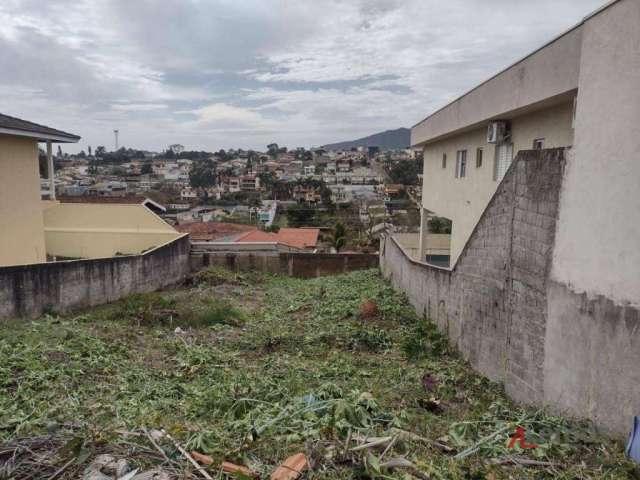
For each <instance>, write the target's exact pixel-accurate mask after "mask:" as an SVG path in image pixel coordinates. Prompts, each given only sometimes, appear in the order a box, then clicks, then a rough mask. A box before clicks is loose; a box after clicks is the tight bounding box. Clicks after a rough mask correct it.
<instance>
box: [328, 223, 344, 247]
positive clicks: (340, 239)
mask: <svg viewBox="0 0 640 480" xmlns="http://www.w3.org/2000/svg"><path fill="white" fill-rule="evenodd" d="M346 243H347V229H346V228H345V226H344V223H342V222H341V221H340V220H338V221H337V222H336V226H335V227H334V228H333V233H332V235H331V238H330V240H329V244H330V245H331V246H332V247H333V248H335V250H336V252H340V249H341V248H342V247H344V246H345V244H346Z"/></svg>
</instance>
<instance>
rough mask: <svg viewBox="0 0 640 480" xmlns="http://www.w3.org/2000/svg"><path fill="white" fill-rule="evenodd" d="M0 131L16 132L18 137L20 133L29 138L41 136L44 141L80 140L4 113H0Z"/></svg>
mask: <svg viewBox="0 0 640 480" xmlns="http://www.w3.org/2000/svg"><path fill="white" fill-rule="evenodd" d="M0 129H4V130H10V131H15V132H16V134H17V135H20V132H23V133H24V134H27V135H26V136H29V137H36V138H39V135H42V137H43V139H47V138H48V137H57V139H51V138H48V139H50V140H53V141H62V142H77V141H78V140H80V137H79V136H78V135H74V134H72V133H67V132H63V131H62V130H56V129H55V128H51V127H46V126H44V125H39V124H37V123H33V122H29V121H27V120H22V119H20V118H16V117H10V116H9V115H4V114H2V113H0ZM4 133H9V132H4Z"/></svg>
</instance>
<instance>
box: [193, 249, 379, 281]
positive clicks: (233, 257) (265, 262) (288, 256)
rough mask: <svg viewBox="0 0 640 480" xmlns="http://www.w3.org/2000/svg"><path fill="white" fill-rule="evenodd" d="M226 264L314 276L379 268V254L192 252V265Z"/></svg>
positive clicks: (197, 266) (244, 269) (254, 269)
mask: <svg viewBox="0 0 640 480" xmlns="http://www.w3.org/2000/svg"><path fill="white" fill-rule="evenodd" d="M213 266H219V267H225V268H228V269H230V270H234V271H261V272H268V273H277V274H281V275H289V276H292V277H299V278H315V277H320V276H324V275H337V274H340V273H346V272H351V271H354V270H363V269H368V268H376V267H377V266H378V256H377V255H373V254H366V253H339V254H331V253H304V252H300V253H298V252H278V251H238V252H233V253H231V252H224V251H210V252H195V253H192V255H191V268H192V269H193V270H199V269H201V268H206V267H213Z"/></svg>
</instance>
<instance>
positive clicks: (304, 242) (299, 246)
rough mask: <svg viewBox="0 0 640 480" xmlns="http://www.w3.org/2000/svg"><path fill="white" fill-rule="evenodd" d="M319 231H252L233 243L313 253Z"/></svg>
mask: <svg viewBox="0 0 640 480" xmlns="http://www.w3.org/2000/svg"><path fill="white" fill-rule="evenodd" d="M319 236H320V229H318V228H281V229H280V230H279V231H278V232H277V233H271V232H263V231H261V230H253V231H250V232H247V233H245V234H243V235H241V236H240V237H238V238H236V239H235V240H234V242H235V243H277V244H282V245H286V246H288V247H292V248H293V249H295V250H297V251H307V252H315V251H316V249H317V248H318V239H319Z"/></svg>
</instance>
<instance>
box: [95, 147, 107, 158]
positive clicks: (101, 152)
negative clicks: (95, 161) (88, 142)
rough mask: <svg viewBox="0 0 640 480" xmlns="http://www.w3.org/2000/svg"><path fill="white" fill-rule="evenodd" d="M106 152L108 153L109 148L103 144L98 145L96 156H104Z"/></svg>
mask: <svg viewBox="0 0 640 480" xmlns="http://www.w3.org/2000/svg"><path fill="white" fill-rule="evenodd" d="M105 153H107V149H106V148H104V147H103V146H102V145H100V146H99V147H96V157H102V156H103V155H104V154H105Z"/></svg>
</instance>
